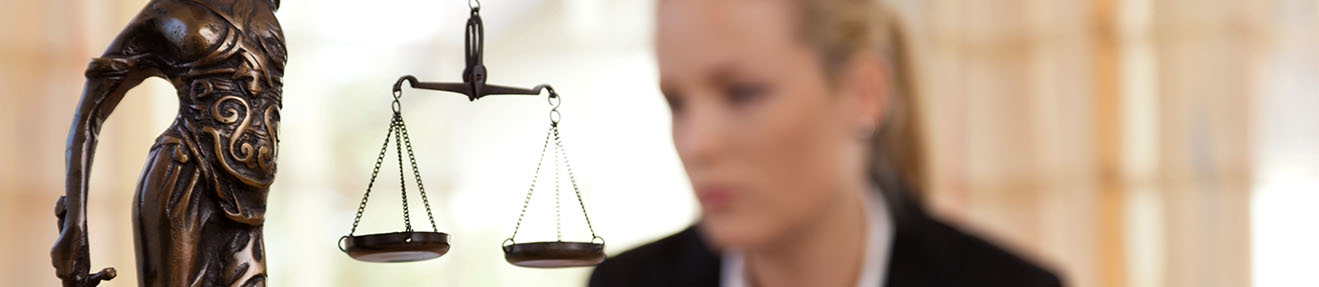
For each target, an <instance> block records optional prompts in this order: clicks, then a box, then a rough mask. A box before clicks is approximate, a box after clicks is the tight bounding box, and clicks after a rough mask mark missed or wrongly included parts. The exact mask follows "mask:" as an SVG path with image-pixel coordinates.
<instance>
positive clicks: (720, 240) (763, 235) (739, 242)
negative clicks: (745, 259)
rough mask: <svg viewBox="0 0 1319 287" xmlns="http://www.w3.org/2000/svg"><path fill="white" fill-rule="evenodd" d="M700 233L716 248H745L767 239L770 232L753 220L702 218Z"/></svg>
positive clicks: (752, 246) (761, 243)
mask: <svg viewBox="0 0 1319 287" xmlns="http://www.w3.org/2000/svg"><path fill="white" fill-rule="evenodd" d="M700 229H701V234H702V235H703V237H705V241H706V242H708V243H710V245H711V247H713V248H715V249H717V250H728V249H734V250H747V249H754V248H755V247H756V246H760V245H763V244H765V242H767V241H769V240H768V239H769V238H770V236H769V234H770V232H767V230H765V228H763V227H761V226H759V224H756V223H754V222H746V221H740V220H730V219H723V220H721V219H720V218H704V219H702V220H701V224H700Z"/></svg>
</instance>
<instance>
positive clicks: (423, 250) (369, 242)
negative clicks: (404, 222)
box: [339, 231, 449, 262]
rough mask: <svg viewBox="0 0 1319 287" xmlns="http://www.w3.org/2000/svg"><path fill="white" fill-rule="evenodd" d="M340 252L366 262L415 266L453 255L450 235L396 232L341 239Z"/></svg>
mask: <svg viewBox="0 0 1319 287" xmlns="http://www.w3.org/2000/svg"><path fill="white" fill-rule="evenodd" d="M339 250H343V252H344V253H348V256H349V257H352V258H353V259H357V260H360V261H366V262H413V261H422V260H428V259H434V258H436V257H440V256H443V255H444V254H445V253H449V235H448V234H445V233H443V232H414V231H405V232H394V233H377V234H369V235H358V236H344V237H343V238H340V239H339Z"/></svg>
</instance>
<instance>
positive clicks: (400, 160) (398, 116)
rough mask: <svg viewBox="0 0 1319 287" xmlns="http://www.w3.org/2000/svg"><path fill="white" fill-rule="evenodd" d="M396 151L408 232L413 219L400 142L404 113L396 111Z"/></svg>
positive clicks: (399, 184) (404, 225)
mask: <svg viewBox="0 0 1319 287" xmlns="http://www.w3.org/2000/svg"><path fill="white" fill-rule="evenodd" d="M394 121H395V122H397V123H398V124H396V125H394V151H396V152H397V153H398V190H399V194H401V196H402V197H403V227H404V228H405V230H407V231H408V232H412V219H411V218H409V216H408V213H409V212H408V182H407V180H405V179H404V177H403V173H404V172H403V148H402V147H399V146H398V143H400V142H403V132H402V131H401V130H402V129H400V128H399V126H402V125H403V114H401V113H394Z"/></svg>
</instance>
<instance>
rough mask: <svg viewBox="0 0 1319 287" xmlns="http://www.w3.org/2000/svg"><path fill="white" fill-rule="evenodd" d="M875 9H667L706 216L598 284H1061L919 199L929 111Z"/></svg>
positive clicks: (662, 45) (627, 257)
mask: <svg viewBox="0 0 1319 287" xmlns="http://www.w3.org/2000/svg"><path fill="white" fill-rule="evenodd" d="M872 1H873V0H713V1H712V0H661V1H660V4H659V9H658V10H659V12H658V13H659V16H658V21H659V25H658V26H657V27H658V32H657V41H656V42H657V49H656V51H657V54H658V58H659V69H660V77H661V78H660V87H661V89H662V90H663V93H664V97H665V98H666V99H667V100H668V103H669V108H670V110H671V111H672V115H673V138H674V144H675V146H676V147H677V151H678V155H679V157H680V158H681V159H682V162H683V165H684V167H685V169H686V171H687V174H688V176H689V177H690V179H691V182H692V187H693V190H694V191H695V193H696V196H697V198H699V200H700V205H701V219H700V222H699V223H697V224H696V225H695V226H693V227H692V228H688V229H687V230H684V231H682V232H680V233H678V234H675V235H672V236H669V237H667V238H664V239H661V240H659V241H656V242H653V243H650V244H647V245H644V246H641V247H639V248H636V249H634V250H631V251H628V252H625V253H623V254H621V255H618V256H616V257H613V258H610V259H608V260H606V261H605V262H604V263H603V264H601V265H600V266H599V267H597V269H596V270H595V272H594V274H592V276H591V281H590V284H591V285H593V286H1058V285H1060V281H1059V279H1058V278H1057V277H1056V276H1055V275H1053V274H1052V273H1051V272H1049V271H1048V270H1045V269H1043V268H1041V267H1038V266H1036V265H1034V264H1032V263H1030V262H1028V261H1026V260H1024V259H1022V258H1020V257H1018V256H1015V255H1013V254H1012V253H1011V252H1008V251H1005V250H1003V249H1001V248H999V247H996V246H995V245H993V244H991V243H989V242H987V241H985V240H982V239H980V238H977V237H976V236H973V235H970V234H967V233H965V232H963V231H960V230H958V229H956V228H952V227H950V226H948V225H945V224H943V223H941V222H940V221H938V220H937V219H935V218H932V217H930V216H929V215H927V214H926V213H925V212H924V211H923V210H922V209H921V207H920V206H919V204H918V203H917V202H915V201H914V200H913V198H912V195H913V194H914V193H916V192H918V191H919V190H920V188H921V185H922V182H923V181H924V178H923V172H922V171H923V168H924V167H923V163H922V151H921V135H920V133H919V131H920V129H919V123H920V117H919V116H918V112H919V111H920V109H919V108H918V107H917V101H916V98H915V97H914V96H913V93H912V91H911V85H910V84H909V83H908V82H909V81H908V80H907V77H909V76H911V73H912V72H910V71H909V70H908V69H907V68H908V65H907V63H906V61H907V60H908V59H907V57H906V55H905V53H904V52H903V48H904V47H903V42H902V40H903V37H902V35H901V34H899V33H898V32H899V31H900V29H898V27H896V26H895V22H896V21H894V20H895V19H894V18H893V17H892V15H891V14H888V13H886V12H885V10H883V9H882V7H879V5H878V4H876V3H873V2H872Z"/></svg>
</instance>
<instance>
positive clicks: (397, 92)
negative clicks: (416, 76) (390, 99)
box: [390, 88, 403, 114]
mask: <svg viewBox="0 0 1319 287" xmlns="http://www.w3.org/2000/svg"><path fill="white" fill-rule="evenodd" d="M401 98H403V89H399V88H395V89H394V103H393V104H390V106H391V107H392V108H393V109H394V113H395V114H397V113H401V112H403V103H401V102H399V99H401Z"/></svg>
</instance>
